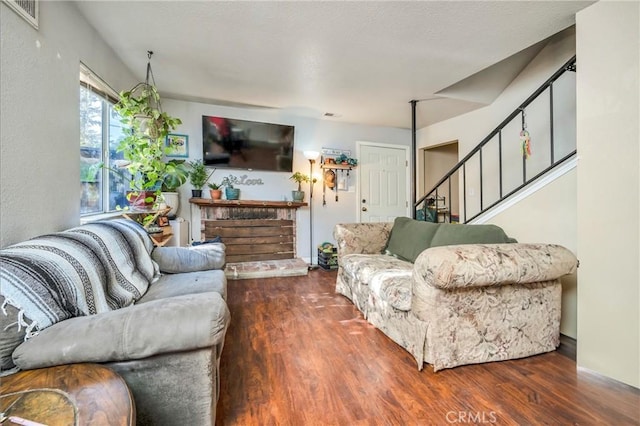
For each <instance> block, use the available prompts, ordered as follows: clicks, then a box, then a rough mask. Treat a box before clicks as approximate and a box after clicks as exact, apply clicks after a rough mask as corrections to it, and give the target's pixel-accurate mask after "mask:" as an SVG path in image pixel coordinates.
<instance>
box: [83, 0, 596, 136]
mask: <svg viewBox="0 0 640 426" xmlns="http://www.w3.org/2000/svg"><path fill="white" fill-rule="evenodd" d="M591 3H593V1H443V2H440V1H412V2H386V1H367V2H335V1H329V2H316V1H300V2H269V1H267V2H265V1H258V2H253V1H251V2H241V1H230V2H214V1H199V2H190V1H160V2H157V1H135V2H131V1H129V2H125V1H83V2H78V3H77V5H78V8H79V10H80V11H81V13H82V14H83V15H84V16H85V17H86V18H87V20H88V21H89V22H90V23H91V25H93V26H94V27H95V28H96V30H97V31H98V32H99V33H100V34H101V35H102V37H103V38H104V39H105V40H106V41H107V43H109V44H110V45H111V47H112V48H113V50H114V51H115V52H116V53H117V54H118V55H119V56H120V58H121V59H122V60H123V62H124V63H125V64H126V65H127V66H128V67H129V68H130V69H131V70H132V72H133V73H134V74H135V75H136V76H138V77H139V78H140V79H141V80H144V72H145V67H146V62H147V56H146V51H147V50H153V51H154V55H153V58H152V66H153V71H154V76H155V81H156V83H157V86H158V88H159V90H160V92H161V93H162V94H163V96H167V97H173V98H178V99H188V100H198V101H200V102H209V103H217V104H223V105H252V106H259V107H267V108H278V109H281V110H284V111H286V112H288V113H291V114H298V115H305V116H311V117H317V118H319V117H322V116H323V114H324V113H325V112H331V113H334V114H336V116H337V117H334V118H332V120H339V121H344V122H351V123H362V124H369V125H381V126H395V127H406V128H408V127H410V126H411V114H410V107H409V104H408V102H409V101H410V100H412V99H434V100H430V101H428V102H424V103H420V104H419V116H418V127H423V126H425V125H427V124H430V123H433V122H437V121H440V120H443V119H446V118H449V117H452V116H455V115H458V114H462V113H464V112H467V111H470V110H472V109H475V108H478V107H481V106H483V105H485V104H486V103H489V102H491V101H492V100H493V99H494V98H495V96H497V94H499V93H500V91H501V90H502V89H503V88H504V86H505V85H506V84H508V83H509V82H510V81H511V79H513V77H514V76H515V74H517V71H519V70H520V69H521V68H522V66H524V65H526V62H528V60H530V59H531V57H532V56H534V55H535V54H536V53H537V52H538V51H539V49H540V48H541V47H542V45H543V44H542V43H539V42H541V41H542V40H545V39H546V38H548V37H550V36H552V35H553V34H556V33H557V32H559V31H561V30H563V29H565V28H567V27H569V26H571V25H573V24H574V22H575V13H576V12H577V11H579V10H581V9H583V8H584V7H586V6H588V5H589V4H591ZM536 44H537V46H536ZM527 48H530V49H527ZM525 49H527V50H525ZM523 50H525V51H524V52H522V51H523ZM519 52H521V53H520V54H519V55H516V54H518V53H519ZM514 55H516V56H514ZM494 64H497V65H496V66H495V67H492V66H493V65H494ZM483 70H484V71H483ZM514 73H515V74H514Z"/></svg>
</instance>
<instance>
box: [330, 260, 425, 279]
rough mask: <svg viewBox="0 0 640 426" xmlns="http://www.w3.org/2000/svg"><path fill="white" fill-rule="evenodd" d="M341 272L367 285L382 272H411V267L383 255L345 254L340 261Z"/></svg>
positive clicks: (408, 264)
mask: <svg viewBox="0 0 640 426" xmlns="http://www.w3.org/2000/svg"><path fill="white" fill-rule="evenodd" d="M340 267H341V268H342V270H343V272H344V273H346V274H348V275H349V276H350V277H351V278H352V279H354V280H356V281H358V282H359V283H360V284H364V285H368V284H369V283H370V282H371V279H372V278H373V276H374V275H375V274H377V273H378V272H380V271H383V270H388V269H392V270H398V271H411V270H412V269H413V265H412V264H411V263H409V262H406V261H404V260H401V259H397V258H395V257H393V256H388V255H385V254H347V255H345V256H343V257H342V259H341V260H340Z"/></svg>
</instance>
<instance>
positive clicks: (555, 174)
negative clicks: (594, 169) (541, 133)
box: [468, 155, 578, 224]
mask: <svg viewBox="0 0 640 426" xmlns="http://www.w3.org/2000/svg"><path fill="white" fill-rule="evenodd" d="M577 165H578V156H577V155H574V156H573V157H572V158H571V159H569V160H567V161H565V162H564V163H563V164H562V165H560V166H558V167H556V168H554V169H552V170H551V171H549V173H547V174H546V175H544V176H542V177H541V178H540V179H538V180H536V181H535V182H533V183H532V184H531V185H528V186H526V187H524V188H523V189H522V190H520V192H517V193H516V194H515V195H513V196H511V197H509V198H507V199H506V200H505V201H504V202H502V203H500V204H498V205H497V206H496V207H494V208H492V209H491V210H489V211H486V212H484V213H483V214H481V215H480V216H478V217H476V218H475V219H473V220H472V221H470V222H468V223H471V224H481V223H486V222H487V221H488V220H489V219H491V218H493V217H495V216H497V215H499V214H500V213H502V212H503V211H505V210H507V209H508V208H510V207H512V206H514V205H515V204H517V203H518V202H520V201H522V200H524V199H525V198H527V197H528V196H530V195H531V194H533V193H535V192H537V191H539V190H541V189H542V188H544V187H545V186H547V185H548V184H550V183H551V182H553V181H554V180H556V179H558V178H559V177H560V176H562V175H564V174H565V173H567V172H569V171H571V170H573V169H575V168H576V167H577Z"/></svg>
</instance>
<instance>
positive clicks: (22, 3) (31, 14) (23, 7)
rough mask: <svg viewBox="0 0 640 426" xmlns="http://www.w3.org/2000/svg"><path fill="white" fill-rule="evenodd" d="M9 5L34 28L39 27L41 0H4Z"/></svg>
mask: <svg viewBox="0 0 640 426" xmlns="http://www.w3.org/2000/svg"><path fill="white" fill-rule="evenodd" d="M2 1H3V2H4V3H5V4H6V5H7V6H9V7H10V8H11V9H13V10H14V11H15V12H16V13H17V14H18V15H20V16H22V17H23V18H24V20H25V21H27V22H28V23H30V24H31V25H32V26H33V28H35V29H36V30H37V29H38V1H39V0H2Z"/></svg>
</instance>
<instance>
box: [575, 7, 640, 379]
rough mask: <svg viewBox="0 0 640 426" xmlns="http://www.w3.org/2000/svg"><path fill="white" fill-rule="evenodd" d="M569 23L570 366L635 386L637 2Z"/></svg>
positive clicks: (639, 373) (639, 114) (638, 347)
mask: <svg viewBox="0 0 640 426" xmlns="http://www.w3.org/2000/svg"><path fill="white" fill-rule="evenodd" d="M576 22H577V29H578V31H577V53H578V59H579V65H578V67H579V68H578V70H579V71H578V80H577V93H578V112H577V117H578V153H579V156H580V159H579V163H578V197H577V198H578V220H577V222H578V223H577V226H578V251H579V255H580V256H579V257H580V281H579V285H578V359H577V361H578V366H579V367H582V368H587V369H589V370H593V371H596V372H598V373H600V374H604V375H606V376H609V377H613V378H614V379H617V380H620V381H622V382H625V383H628V384H630V385H632V386H635V387H640V362H639V360H640V266H639V265H640V262H639V260H640V235H639V233H640V226H639V221H640V138H639V136H638V135H640V95H639V94H640V84H639V77H638V76H640V4H639V3H638V2H602V1H601V2H598V3H596V4H594V5H593V6H590V7H588V8H586V9H584V10H582V11H581V12H579V13H578V15H577V17H576ZM611 205H613V206H615V208H614V209H612V210H609V209H608V207H609V206H611Z"/></svg>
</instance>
